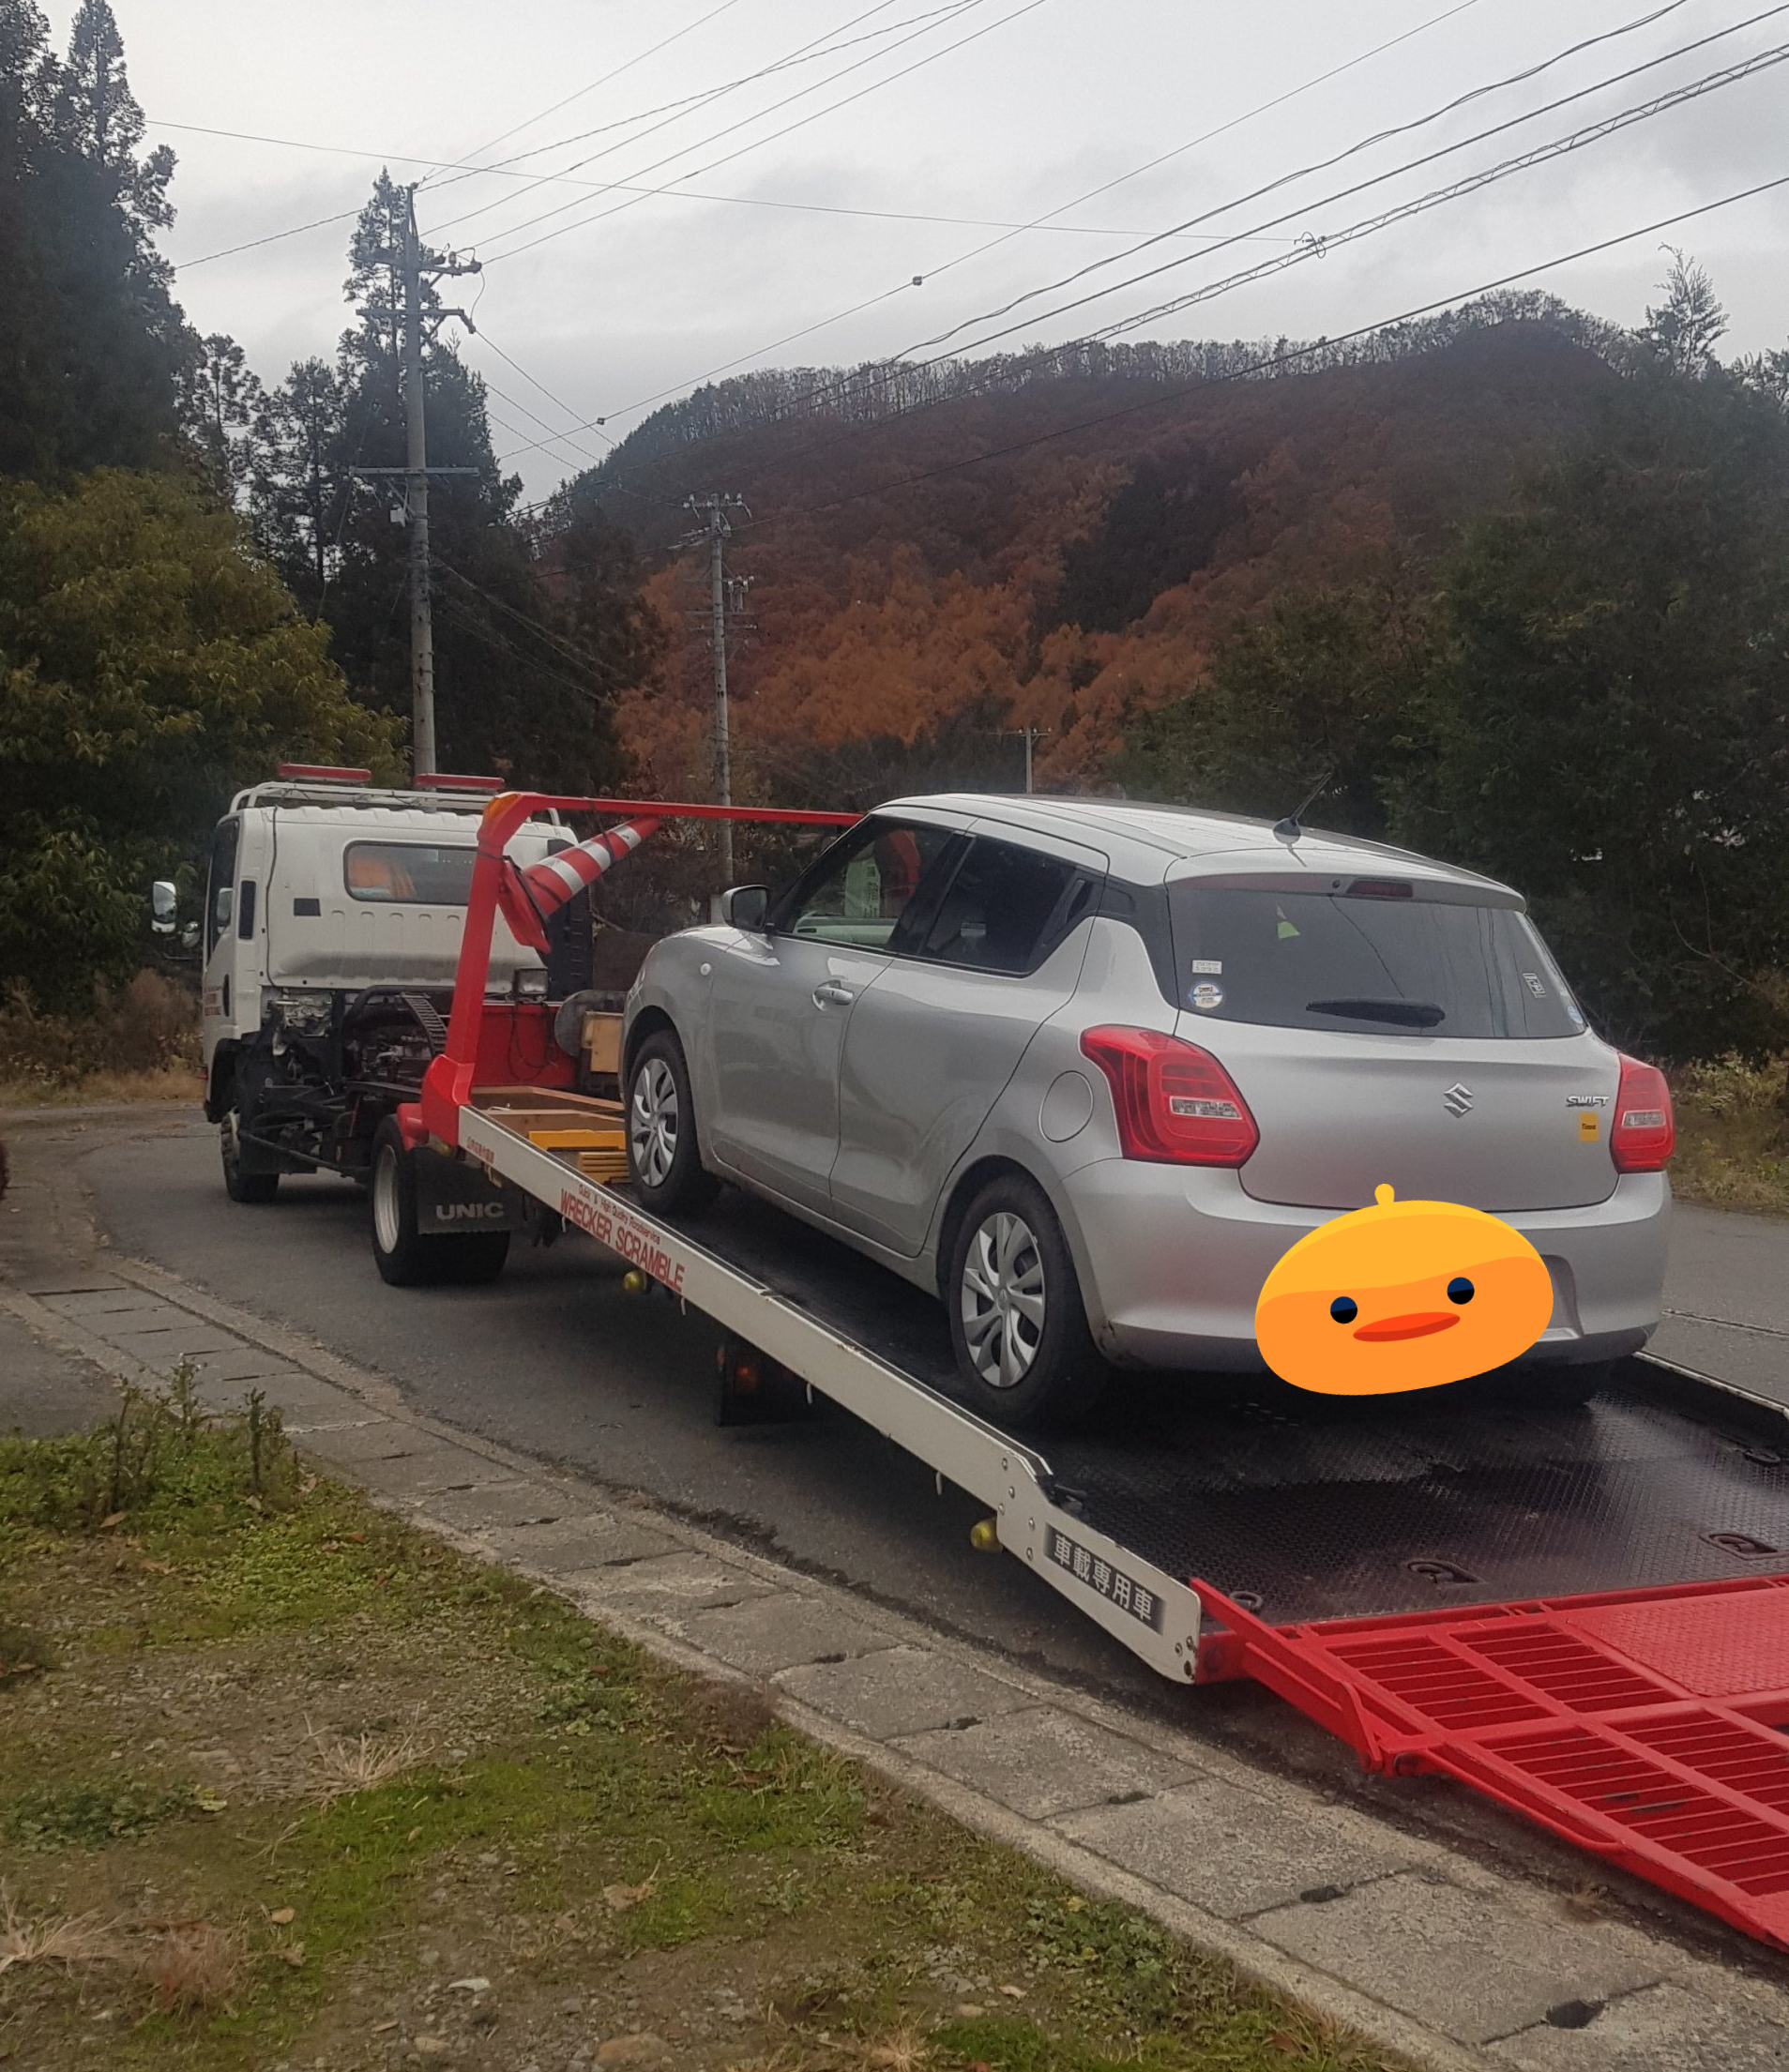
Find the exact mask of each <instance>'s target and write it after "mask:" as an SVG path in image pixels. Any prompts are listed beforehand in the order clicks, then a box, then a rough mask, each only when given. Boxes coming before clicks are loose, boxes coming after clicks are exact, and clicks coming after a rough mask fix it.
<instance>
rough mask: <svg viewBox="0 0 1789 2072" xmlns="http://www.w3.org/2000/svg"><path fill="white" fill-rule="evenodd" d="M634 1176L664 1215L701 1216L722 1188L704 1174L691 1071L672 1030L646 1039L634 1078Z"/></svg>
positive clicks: (631, 1163)
mask: <svg viewBox="0 0 1789 2072" xmlns="http://www.w3.org/2000/svg"><path fill="white" fill-rule="evenodd" d="M628 1173H629V1178H630V1179H631V1180H632V1181H633V1184H634V1187H635V1189H636V1190H637V1192H638V1193H639V1196H640V1199H641V1201H642V1202H643V1203H644V1205H645V1206H646V1207H647V1208H648V1209H651V1210H652V1211H653V1212H654V1213H655V1214H657V1215H660V1216H695V1215H698V1214H699V1213H700V1212H701V1211H702V1210H703V1209H705V1208H706V1207H707V1205H708V1203H709V1202H712V1201H713V1200H714V1198H715V1194H716V1192H717V1191H718V1189H719V1187H720V1182H719V1181H718V1180H716V1179H715V1177H714V1175H713V1174H712V1173H710V1172H705V1171H704V1169H703V1164H702V1151H701V1148H700V1145H699V1143H698V1142H697V1138H696V1111H695V1102H694V1099H693V1097H692V1096H691V1095H690V1066H689V1064H688V1061H687V1060H686V1059H685V1057H684V1054H683V1045H682V1044H681V1043H679V1042H678V1041H677V1038H676V1036H675V1034H674V1033H673V1031H671V1030H670V1029H659V1030H656V1031H655V1032H654V1033H653V1034H652V1035H651V1036H648V1037H647V1038H646V1040H645V1041H644V1043H643V1044H642V1045H641V1046H640V1049H639V1051H638V1052H637V1054H636V1055H635V1057H634V1061H633V1064H632V1066H631V1067H630V1068H629V1073H628Z"/></svg>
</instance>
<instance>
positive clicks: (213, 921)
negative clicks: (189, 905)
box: [205, 820, 241, 957]
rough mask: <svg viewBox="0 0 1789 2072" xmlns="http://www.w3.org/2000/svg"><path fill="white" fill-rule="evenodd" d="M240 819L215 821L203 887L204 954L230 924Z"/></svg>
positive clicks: (210, 951)
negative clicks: (215, 827)
mask: <svg viewBox="0 0 1789 2072" xmlns="http://www.w3.org/2000/svg"><path fill="white" fill-rule="evenodd" d="M240 832H241V823H240V822H239V821H234V820H225V821H220V822H219V823H218V831H217V833H216V834H215V835H214V836H213V837H212V838H211V870H210V876H209V879H208V881H207V885H206V891H205V955H206V956H207V957H209V956H210V955H211V953H212V951H213V950H214V949H216V948H217V946H218V938H219V937H220V935H221V934H223V932H224V931H225V930H226V929H228V928H229V926H230V920H231V915H232V914H233V913H234V912H235V902H236V843H237V839H238V836H239V834H240Z"/></svg>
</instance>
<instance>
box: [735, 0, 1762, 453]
mask: <svg viewBox="0 0 1789 2072" xmlns="http://www.w3.org/2000/svg"><path fill="white" fill-rule="evenodd" d="M1785 11H1789V4H1786V5H1784V6H1778V7H1773V8H1767V9H1766V10H1765V13H1764V14H1762V15H1760V16H1757V17H1755V18H1753V19H1754V20H1764V19H1766V18H1767V16H1769V15H1773V14H1779V13H1782V12H1785ZM1736 26H1738V27H1750V26H1751V22H1747V23H1739V24H1737V25H1736ZM1719 33H1720V34H1721V35H1725V34H1729V33H1732V32H1731V31H1721V32H1719ZM1712 40H1715V38H1702V39H1699V41H1698V42H1697V43H1695V44H1691V45H1689V46H1685V48H1686V49H1696V48H1700V47H1701V44H1702V43H1703V42H1707V41H1712ZM1676 54H1681V53H1667V55H1676ZM1785 56H1789V45H1784V46H1780V47H1777V48H1775V49H1773V50H1769V51H1766V52H1764V53H1754V55H1753V56H1752V57H1751V58H1748V59H1744V60H1741V61H1740V63H1739V64H1738V65H1736V66H1732V67H1728V68H1724V69H1723V70H1722V71H1721V72H1718V73H1711V74H1708V75H1706V77H1705V78H1704V79H1702V80H1699V81H1695V82H1692V83H1690V84H1689V85H1687V86H1684V87H1679V88H1675V89H1673V90H1672V91H1671V92H1669V93H1667V94H1664V95H1661V96H1657V97H1655V98H1654V99H1653V100H1651V101H1649V102H1645V103H1640V104H1637V105H1636V106H1634V107H1631V108H1629V109H1626V110H1622V111H1620V112H1619V113H1617V114H1616V115H1615V116H1612V117H1608V118H1605V119H1604V120H1603V121H1602V122H1599V123H1597V124H1593V125H1589V126H1587V127H1586V128H1585V129H1583V130H1580V131H1576V132H1573V133H1572V134H1571V135H1569V136H1568V137H1566V138H1561V139H1554V140H1553V141H1552V142H1550V143H1549V144H1543V145H1539V146H1537V147H1536V149H1535V150H1533V151H1531V152H1527V153H1524V154H1522V155H1520V156H1519V157H1517V158H1515V159H1507V160H1504V161H1502V162H1501V163H1500V164H1498V165H1496V166H1493V167H1491V168H1487V169H1484V170H1483V171H1481V172H1479V173H1477V174H1468V175H1466V176H1465V177H1464V178H1463V179H1462V180H1460V181H1456V182H1454V183H1452V184H1451V185H1449V186H1448V187H1446V188H1441V189H1432V190H1431V191H1430V193H1428V194H1427V195H1423V196H1418V197H1417V198H1416V200H1415V201H1414V202H1412V203H1407V204H1400V205H1399V206H1397V207H1396V208H1394V209H1390V210H1385V211H1382V212H1380V214H1379V215H1377V216H1374V217H1371V218H1367V219H1362V221H1361V222H1359V223H1357V224H1352V225H1350V226H1348V227H1347V229H1346V230H1344V231H1342V232H1339V233H1335V234H1332V235H1331V236H1330V237H1328V238H1327V240H1322V241H1319V240H1316V239H1312V240H1311V243H1309V244H1308V245H1303V246H1301V247H1300V248H1299V249H1297V250H1295V251H1294V252H1291V253H1288V254H1283V255H1281V256H1279V257H1277V258H1275V259H1274V260H1271V261H1264V262H1262V263H1261V265H1258V266H1255V267H1251V268H1248V269H1246V270H1245V271H1244V272H1242V273H1238V274H1236V275H1233V276H1230V277H1229V278H1227V279H1226V280H1221V281H1218V282H1214V283H1210V284H1209V285H1208V286H1207V287H1206V288H1205V289H1201V290H1195V291H1194V292H1193V293H1192V294H1190V295H1187V296H1184V297H1180V298H1177V300H1176V301H1175V303H1174V304H1173V305H1172V306H1162V309H1165V308H1167V307H1173V308H1184V307H1187V306H1189V305H1190V304H1191V303H1193V302H1196V301H1206V300H1211V299H1213V298H1215V296H1216V295H1220V294H1223V293H1227V292H1228V291H1229V290H1230V289H1232V288H1234V287H1237V286H1240V285H1242V284H1244V283H1245V282H1246V281H1249V280H1254V279H1257V278H1261V277H1262V276H1264V275H1266V274H1267V273H1273V272H1281V271H1283V270H1284V269H1285V267H1286V266H1287V265H1296V264H1300V263H1302V262H1303V261H1304V260H1306V259H1311V258H1316V257H1320V256H1322V254H1323V252H1324V251H1325V250H1327V249H1329V248H1330V247H1332V246H1334V245H1336V244H1339V243H1343V242H1353V241H1354V240H1355V239H1357V238H1358V237H1360V236H1364V235H1367V234H1370V233H1371V232H1372V231H1373V230H1377V229H1383V228H1385V227H1387V225H1388V224H1390V223H1392V222H1395V221H1399V220H1402V219H1404V218H1405V217H1407V216H1413V215H1418V214H1421V213H1424V212H1426V210H1427V209H1429V208H1432V207H1435V206H1439V205H1441V204H1443V203H1445V202H1447V201H1450V200H1455V199H1458V198H1460V197H1461V196H1462V195H1464V194H1467V193H1471V192H1475V191H1478V189H1482V188H1484V187H1487V186H1490V185H1493V184H1494V183H1495V182H1496V181H1498V180H1501V179H1504V178H1508V177H1509V176H1511V175H1512V174H1515V173H1518V172H1522V171H1524V170H1526V169H1527V168H1528V167H1529V166H1531V165H1534V164H1538V163H1540V162H1543V161H1544V160H1546V159H1552V158H1557V157H1560V156H1562V155H1564V154H1565V153H1567V152H1569V151H1572V150H1577V149H1581V148H1583V147H1584V145H1586V144H1594V143H1597V142H1599V141H1600V140H1601V138H1603V137H1605V136H1607V135H1610V134H1613V133H1614V132H1615V130H1617V129H1625V128H1628V127H1630V125H1631V124H1632V123H1634V122H1637V121H1641V120H1645V119H1646V118H1647V117H1649V116H1651V115H1653V114H1658V113H1663V112H1664V111H1665V110H1667V109H1669V108H1672V107H1675V106H1677V105H1678V104H1680V103H1681V102H1683V101H1686V100H1690V99H1694V98H1700V97H1701V96H1702V95H1704V94H1706V93H1708V92H1711V91H1714V90H1717V89H1718V88H1719V87H1721V86H1723V85H1730V84H1734V83H1736V82H1737V81H1738V80H1740V79H1743V78H1746V77H1750V76H1751V75H1752V74H1753V73H1755V72H1756V71H1758V70H1761V69H1763V68H1766V67H1767V66H1774V65H1777V64H1780V63H1781V62H1782V61H1783V59H1784V57H1785ZM1662 62H1664V60H1663V59H1655V60H1650V61H1648V63H1647V64H1646V65H1643V66H1639V67H1635V68H1632V69H1631V71H1630V72H1627V73H1622V74H1618V75H1616V80H1615V81H1605V82H1602V83H1601V85H1607V84H1611V83H1617V82H1618V81H1619V80H1620V79H1625V78H1629V77H1631V76H1633V74H1634V73H1635V72H1639V71H1645V70H1648V69H1651V68H1653V67H1654V66H1655V65H1657V64H1659V63H1662ZM1599 90H1600V86H1593V87H1586V88H1584V89H1583V90H1582V91H1581V92H1579V93H1575V94H1570V95H1567V96H1565V97H1563V98H1562V99H1561V100H1560V101H1558V102H1555V103H1552V104H1550V107H1549V108H1542V109H1539V110H1535V111H1532V112H1531V113H1533V114H1544V113H1549V112H1551V108H1553V107H1560V106H1566V105H1569V103H1570V102H1571V101H1573V100H1579V99H1583V98H1584V97H1585V96H1586V95H1587V94H1591V93H1595V92H1598V91H1599ZM1527 119H1530V118H1529V117H1527V116H1523V117H1516V118H1513V119H1512V121H1511V122H1509V123H1503V124H1498V125H1495V126H1494V127H1493V129H1491V130H1487V131H1484V132H1481V133H1480V134H1479V135H1478V136H1474V137H1468V138H1464V139H1462V140H1460V143H1459V144H1450V145H1446V146H1443V147H1442V148H1441V149H1439V150H1437V151H1434V152H1431V153H1428V154H1425V156H1424V157H1423V158H1422V159H1417V160H1413V161H1411V162H1410V163H1409V164H1406V165H1403V166H1398V167H1394V168H1392V169H1391V170H1390V171H1389V172H1387V173H1385V174H1377V175H1375V176H1373V177H1372V178H1371V179H1368V180H1363V181H1358V182H1357V183H1356V184H1355V185H1354V186H1353V187H1351V188H1346V189H1342V190H1340V193H1339V194H1337V195H1332V196H1327V197H1325V201H1326V202H1327V201H1330V200H1336V199H1341V198H1342V197H1344V196H1346V195H1350V194H1356V193H1359V192H1362V191H1364V190H1365V189H1368V188H1371V187H1374V186H1378V185H1381V184H1382V183H1383V182H1384V181H1385V180H1387V179H1390V178H1394V177H1396V176H1397V175H1398V174H1402V173H1404V172H1408V171H1410V170H1412V169H1413V168H1414V166H1416V165H1420V164H1428V163H1432V162H1433V160H1434V159H1438V158H1443V157H1446V156H1448V154H1449V153H1451V152H1452V151H1454V150H1456V149H1462V148H1464V147H1465V146H1466V145H1469V144H1475V143H1478V142H1480V141H1482V138H1483V137H1484V136H1489V135H1494V134H1498V133H1500V132H1501V131H1502V130H1504V129H1509V128H1512V127H1514V126H1515V123H1517V122H1520V121H1525V120H1527ZM1309 205H1311V206H1322V205H1324V204H1323V203H1317V204H1309ZM1302 213H1304V210H1303V208H1299V209H1294V210H1291V211H1288V212H1286V213H1285V214H1283V215H1281V216H1280V217H1275V218H1270V219H1268V222H1269V223H1276V222H1284V221H1289V220H1291V219H1292V218H1293V217H1295V216H1297V215H1299V214H1302ZM1263 227H1265V226H1264V225H1262V224H1255V225H1252V226H1251V229H1252V230H1257V231H1258V230H1260V229H1262V228H1263ZM1218 249H1221V247H1220V248H1218ZM1187 263H1188V262H1187V260H1186V259H1185V258H1184V257H1182V258H1180V259H1177V260H1173V261H1169V262H1166V263H1164V264H1163V265H1160V266H1158V267H1154V268H1151V269H1149V271H1148V272H1147V273H1145V274H1143V275H1140V276H1137V277H1135V279H1134V280H1122V281H1117V282H1114V283H1113V284H1112V285H1111V286H1110V287H1107V288H1103V289H1100V290H1099V291H1097V292H1096V293H1094V294H1092V295H1086V296H1084V297H1082V298H1080V299H1079V300H1078V301H1076V302H1072V303H1068V304H1065V305H1062V306H1060V307H1059V308H1057V309H1054V310H1047V311H1044V312H1042V315H1041V317H1039V316H1034V317H1032V318H1030V319H1028V320H1027V323H1035V322H1039V321H1045V320H1047V319H1048V318H1049V317H1052V316H1056V315H1061V314H1064V313H1066V311H1067V310H1071V309H1078V308H1082V307H1084V305H1085V304H1086V303H1088V302H1092V301H1097V300H1099V299H1101V298H1102V297H1103V296H1104V295H1108V294H1116V293H1118V292H1119V291H1120V290H1121V289H1123V288H1125V287H1129V286H1134V285H1136V284H1137V282H1138V281H1140V280H1149V279H1153V278H1155V277H1156V276H1157V275H1159V274H1161V273H1165V272H1169V271H1171V270H1172V269H1173V268H1174V267H1175V266H1177V265H1186V264H1187ZM1162 309H1158V310H1152V311H1148V312H1145V313H1144V314H1143V315H1141V316H1139V317H1137V318H1135V319H1133V320H1131V319H1128V320H1124V321H1123V322H1121V323H1119V324H1114V325H1111V326H1107V327H1105V328H1103V329H1099V330H1095V331H1093V332H1089V333H1086V334H1084V335H1083V336H1081V337H1078V338H1074V339H1070V340H1065V341H1064V342H1063V343H1061V344H1059V345H1057V346H1055V347H1054V348H1052V350H1054V351H1055V352H1059V353H1060V352H1069V351H1072V350H1074V349H1075V348H1077V347H1080V346H1085V345H1092V344H1097V343H1099V342H1101V341H1102V340H1104V339H1105V338H1106V337H1108V336H1116V335H1117V334H1118V332H1119V331H1120V330H1122V329H1133V328H1135V327H1136V325H1137V324H1139V323H1145V322H1149V321H1152V319H1153V318H1154V317H1156V316H1159V315H1160V314H1161V313H1162ZM1021 328H1023V326H1022V325H1010V326H1008V330H1007V331H997V332H993V333H989V334H985V335H984V336H982V337H979V338H978V339H975V340H970V341H969V345H968V348H967V349H969V350H974V349H975V348H977V347H979V346H984V345H987V344H990V343H993V341H994V340H997V339H999V338H1002V337H1006V336H1008V335H1009V333H1010V332H1011V331H1014V330H1018V329H1021ZM963 350H964V348H959V349H958V351H957V353H953V354H943V353H941V354H937V355H933V356H932V358H931V359H926V360H904V359H900V360H890V361H888V362H886V363H884V365H883V367H882V368H880V369H872V370H869V371H866V372H865V373H863V374H861V375H858V376H852V375H846V376H843V377H841V378H840V379H838V380H836V381H835V382H833V383H831V384H827V385H823V386H822V387H821V388H817V389H815V390H814V391H813V392H812V395H811V397H810V398H809V399H808V400H809V401H811V400H812V397H813V396H818V395H821V394H824V393H826V391H827V390H828V389H836V388H838V387H841V386H844V385H845V384H846V383H847V382H849V381H852V380H854V379H860V380H868V381H869V382H870V383H871V384H872V386H887V384H888V383H889V382H891V381H893V380H896V379H898V378H900V377H902V376H904V375H911V374H913V373H916V372H920V371H924V370H925V369H926V368H928V367H933V366H937V365H939V364H940V363H941V362H943V361H945V360H947V359H950V358H955V357H959V356H960V355H961V352H962V351H963ZM999 378H1001V371H999V370H991V371H990V372H989V374H987V375H985V376H984V377H983V378H982V380H981V381H980V382H978V383H972V384H969V385H967V386H965V387H963V388H962V389H959V390H957V391H955V392H954V393H953V394H952V396H951V397H950V398H948V399H926V400H923V401H918V402H915V403H912V404H910V405H908V406H907V407H906V408H905V409H902V410H897V411H890V412H887V414H885V415H884V416H881V417H879V418H877V419H876V420H874V421H875V422H876V423H877V424H878V425H883V424H888V423H891V422H894V421H895V420H896V419H897V418H902V417H907V416H915V415H917V413H919V412H921V411H925V410H931V409H934V408H937V407H938V405H939V402H940V401H945V400H948V401H961V400H962V398H963V396H964V395H973V394H976V393H978V392H979V390H980V389H981V388H983V387H985V386H987V384H988V382H989V381H991V380H996V379H999ZM860 429H861V428H860V427H854V428H852V429H851V430H850V431H839V432H835V433H833V434H832V435H831V436H829V437H827V438H824V439H818V440H811V441H810V442H809V443H808V444H807V445H806V446H798V447H796V448H795V449H794V450H793V451H792V452H790V453H786V454H783V455H781V456H779V457H778V458H777V460H776V461H773V462H772V463H771V465H772V466H773V467H787V466H789V465H791V464H793V463H794V462H795V461H799V460H801V459H803V458H805V457H806V456H807V455H809V454H811V453H814V452H816V451H826V450H828V449H829V448H831V447H833V446H837V445H839V444H840V443H841V441H842V440H844V439H847V438H850V437H853V436H855V435H856V432H857V431H858V430H860Z"/></svg>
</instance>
